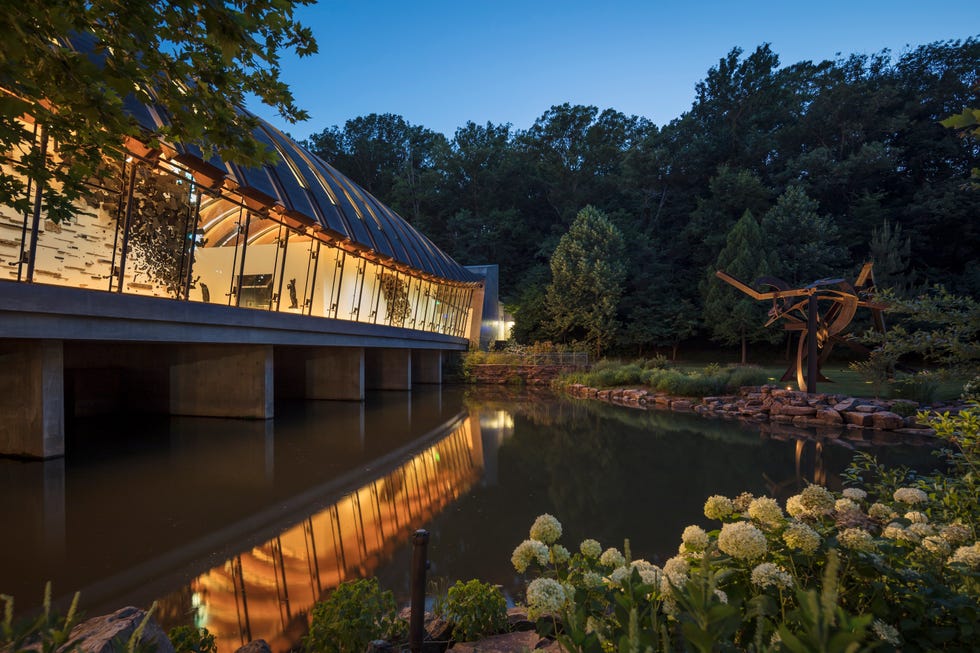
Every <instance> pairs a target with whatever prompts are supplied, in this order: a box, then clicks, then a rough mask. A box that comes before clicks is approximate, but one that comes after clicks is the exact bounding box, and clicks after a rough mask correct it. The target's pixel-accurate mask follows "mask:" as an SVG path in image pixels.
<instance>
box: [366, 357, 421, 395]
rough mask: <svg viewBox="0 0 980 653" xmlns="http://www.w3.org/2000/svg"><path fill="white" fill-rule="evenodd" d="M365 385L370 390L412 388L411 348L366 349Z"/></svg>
mask: <svg viewBox="0 0 980 653" xmlns="http://www.w3.org/2000/svg"><path fill="white" fill-rule="evenodd" d="M364 385H365V387H366V388H367V389H368V390H411V389H412V350H411V349H380V348H378V349H365V350H364Z"/></svg>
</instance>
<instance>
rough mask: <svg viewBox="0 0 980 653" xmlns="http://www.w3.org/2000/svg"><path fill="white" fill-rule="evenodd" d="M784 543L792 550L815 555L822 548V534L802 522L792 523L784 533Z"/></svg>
mask: <svg viewBox="0 0 980 653" xmlns="http://www.w3.org/2000/svg"><path fill="white" fill-rule="evenodd" d="M783 542H785V543H786V546H788V547H789V548H791V549H796V550H799V551H802V552H803V553H806V554H807V555H811V554H813V552H814V551H816V550H817V547H818V546H820V534H819V533H817V531H815V530H813V529H812V528H810V527H809V526H807V525H806V524H804V523H802V522H797V521H795V522H791V523H790V525H789V526H787V527H786V530H785V531H783Z"/></svg>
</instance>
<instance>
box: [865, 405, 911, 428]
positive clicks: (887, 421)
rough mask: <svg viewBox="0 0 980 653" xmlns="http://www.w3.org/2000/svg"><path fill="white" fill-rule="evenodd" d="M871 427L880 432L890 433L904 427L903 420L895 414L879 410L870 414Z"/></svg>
mask: <svg viewBox="0 0 980 653" xmlns="http://www.w3.org/2000/svg"><path fill="white" fill-rule="evenodd" d="M871 424H872V427H873V428H875V429H877V430H880V431H892V430H894V429H900V428H903V427H904V426H905V418H903V417H902V416H901V415H898V414H896V413H893V412H890V411H887V410H879V411H877V412H875V413H872V414H871Z"/></svg>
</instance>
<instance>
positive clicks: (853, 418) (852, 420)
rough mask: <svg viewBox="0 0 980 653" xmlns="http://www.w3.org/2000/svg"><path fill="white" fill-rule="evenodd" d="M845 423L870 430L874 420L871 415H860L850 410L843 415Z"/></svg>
mask: <svg viewBox="0 0 980 653" xmlns="http://www.w3.org/2000/svg"><path fill="white" fill-rule="evenodd" d="M843 417H844V421H845V422H847V423H848V424H853V425H854V426H857V427H859V428H870V427H871V424H872V422H873V421H874V418H873V417H872V416H871V413H859V412H856V411H853V410H849V411H847V412H845V413H843Z"/></svg>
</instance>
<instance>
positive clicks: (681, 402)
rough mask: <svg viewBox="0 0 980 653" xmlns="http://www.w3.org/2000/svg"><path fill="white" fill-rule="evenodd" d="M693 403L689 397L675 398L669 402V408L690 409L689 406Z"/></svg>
mask: <svg viewBox="0 0 980 653" xmlns="http://www.w3.org/2000/svg"><path fill="white" fill-rule="evenodd" d="M693 405H694V402H693V401H690V400H689V399H675V400H673V401H672V402H670V409H671V410H691V406H693Z"/></svg>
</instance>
